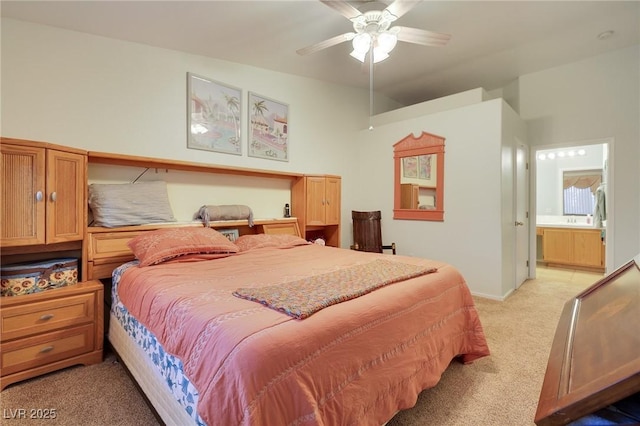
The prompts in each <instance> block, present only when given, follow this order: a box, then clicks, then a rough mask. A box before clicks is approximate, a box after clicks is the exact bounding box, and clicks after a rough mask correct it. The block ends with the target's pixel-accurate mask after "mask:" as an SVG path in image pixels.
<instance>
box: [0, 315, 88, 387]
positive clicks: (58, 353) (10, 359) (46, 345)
mask: <svg viewBox="0 0 640 426" xmlns="http://www.w3.org/2000/svg"><path fill="white" fill-rule="evenodd" d="M94 328H95V326H94V324H88V325H84V326H80V327H74V328H70V329H67V330H60V331H54V332H51V333H46V334H41V335H39V336H33V337H27V338H25V339H20V340H14V341H12V342H8V343H3V345H2V355H1V356H0V374H1V375H2V376H5V375H7V374H11V373H15V372H17V371H23V370H27V369H29V368H35V367H39V366H41V365H45V364H49V363H52V362H56V361H60V360H63V359H66V358H70V357H73V356H76V355H81V354H84V353H87V352H91V351H93V350H94Z"/></svg>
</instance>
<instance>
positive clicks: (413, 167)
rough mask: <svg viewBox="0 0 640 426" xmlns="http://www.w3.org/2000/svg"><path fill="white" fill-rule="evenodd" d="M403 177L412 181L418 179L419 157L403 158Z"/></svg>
mask: <svg viewBox="0 0 640 426" xmlns="http://www.w3.org/2000/svg"><path fill="white" fill-rule="evenodd" d="M402 176H403V177H405V178H411V179H413V178H417V177H418V157H404V158H402Z"/></svg>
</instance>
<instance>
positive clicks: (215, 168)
mask: <svg viewBox="0 0 640 426" xmlns="http://www.w3.org/2000/svg"><path fill="white" fill-rule="evenodd" d="M88 158H89V163H90V164H109V165H112V166H113V165H116V166H129V167H148V168H152V169H168V170H181V171H186V172H200V173H221V174H225V175H240V176H254V177H265V178H274V179H297V178H300V177H302V176H304V174H302V173H292V172H282V171H272V170H261V169H250V168H244V167H233V166H221V165H217V164H206V163H196V162H191V161H180V160H169V159H162V158H151V157H139V156H135V155H122V154H113V153H108V152H95V151H90V152H89V157H88Z"/></svg>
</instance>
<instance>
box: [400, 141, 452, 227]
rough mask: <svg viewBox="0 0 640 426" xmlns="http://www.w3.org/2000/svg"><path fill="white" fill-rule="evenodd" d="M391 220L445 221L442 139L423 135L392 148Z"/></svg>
mask: <svg viewBox="0 0 640 426" xmlns="http://www.w3.org/2000/svg"><path fill="white" fill-rule="evenodd" d="M393 160H394V175H395V178H394V179H395V185H394V189H395V194H394V206H393V218H394V219H410V220H433V221H443V220H444V138H443V137H441V136H437V135H433V134H431V133H427V132H422V134H421V135H420V136H418V137H416V136H414V135H413V134H409V135H408V136H407V137H405V138H404V139H402V140H400V141H399V142H397V143H396V144H395V145H393Z"/></svg>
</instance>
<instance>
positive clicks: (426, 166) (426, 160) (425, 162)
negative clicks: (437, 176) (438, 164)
mask: <svg viewBox="0 0 640 426" xmlns="http://www.w3.org/2000/svg"><path fill="white" fill-rule="evenodd" d="M431 161H432V159H431V154H428V155H420V156H418V179H425V180H431Z"/></svg>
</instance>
